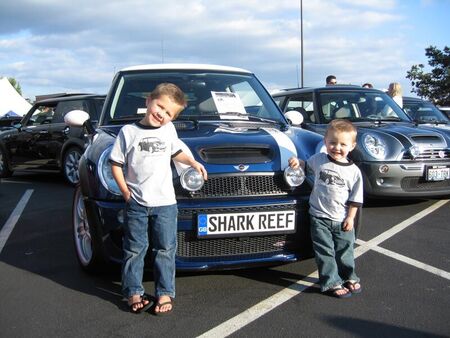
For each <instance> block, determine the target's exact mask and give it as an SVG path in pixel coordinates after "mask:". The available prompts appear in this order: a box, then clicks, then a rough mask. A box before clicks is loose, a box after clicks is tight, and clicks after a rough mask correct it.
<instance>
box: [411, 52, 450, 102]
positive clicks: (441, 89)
mask: <svg viewBox="0 0 450 338" xmlns="http://www.w3.org/2000/svg"><path fill="white" fill-rule="evenodd" d="M425 55H426V56H427V57H428V59H429V60H428V64H429V65H430V66H431V67H432V69H431V72H429V73H425V71H424V68H425V66H424V65H423V64H419V65H413V66H412V67H411V70H409V71H408V72H407V75H406V78H407V79H410V80H411V85H412V87H413V88H412V91H413V92H414V93H416V94H417V95H418V96H420V97H423V98H425V99H428V100H430V101H433V102H434V103H435V104H438V105H441V106H448V105H450V48H449V47H447V46H446V47H444V50H439V49H438V48H436V47H434V46H430V47H428V48H425Z"/></svg>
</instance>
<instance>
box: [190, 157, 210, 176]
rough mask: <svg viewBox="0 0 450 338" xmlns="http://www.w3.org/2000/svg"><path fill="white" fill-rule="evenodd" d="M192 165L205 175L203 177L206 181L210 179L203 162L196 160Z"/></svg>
mask: <svg viewBox="0 0 450 338" xmlns="http://www.w3.org/2000/svg"><path fill="white" fill-rule="evenodd" d="M191 167H192V168H194V169H195V170H197V171H198V172H199V173H200V174H201V175H202V176H203V179H204V180H205V181H206V180H207V179H208V173H207V172H206V169H205V167H204V166H203V165H202V164H201V163H199V162H197V161H194V162H193V163H192V165H191Z"/></svg>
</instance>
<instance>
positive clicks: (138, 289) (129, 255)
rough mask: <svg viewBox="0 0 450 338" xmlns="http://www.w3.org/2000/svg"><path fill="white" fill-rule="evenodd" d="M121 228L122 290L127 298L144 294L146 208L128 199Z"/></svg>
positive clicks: (146, 245)
mask: <svg viewBox="0 0 450 338" xmlns="http://www.w3.org/2000/svg"><path fill="white" fill-rule="evenodd" d="M123 229H124V236H123V263H122V292H123V295H124V296H125V297H126V298H127V299H129V298H130V297H132V296H135V295H143V294H144V287H143V285H142V277H143V274H144V258H145V255H146V253H147V249H148V234H147V229H148V212H147V208H146V207H144V206H142V205H139V204H138V203H137V202H136V201H135V200H133V199H130V201H129V202H128V203H127V206H126V215H125V224H124V227H123Z"/></svg>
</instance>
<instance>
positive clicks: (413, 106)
mask: <svg viewBox="0 0 450 338" xmlns="http://www.w3.org/2000/svg"><path fill="white" fill-rule="evenodd" d="M403 110H404V111H405V112H406V113H407V114H408V115H409V117H410V118H411V119H412V120H413V121H414V122H416V123H418V124H421V125H427V126H433V127H437V128H444V129H448V130H450V120H449V119H448V117H447V115H445V114H444V113H443V112H441V111H440V110H439V109H438V108H437V107H436V106H435V105H434V104H432V103H431V102H429V101H425V100H422V99H419V98H416V97H403Z"/></svg>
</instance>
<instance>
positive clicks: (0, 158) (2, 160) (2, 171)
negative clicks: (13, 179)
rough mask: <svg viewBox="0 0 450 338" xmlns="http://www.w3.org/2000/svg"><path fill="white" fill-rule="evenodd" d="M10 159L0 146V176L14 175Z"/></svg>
mask: <svg viewBox="0 0 450 338" xmlns="http://www.w3.org/2000/svg"><path fill="white" fill-rule="evenodd" d="M7 161H8V160H7V159H6V153H5V152H4V150H3V148H2V147H0V177H10V176H11V175H12V173H13V172H12V171H11V170H9V167H8V162H7Z"/></svg>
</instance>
